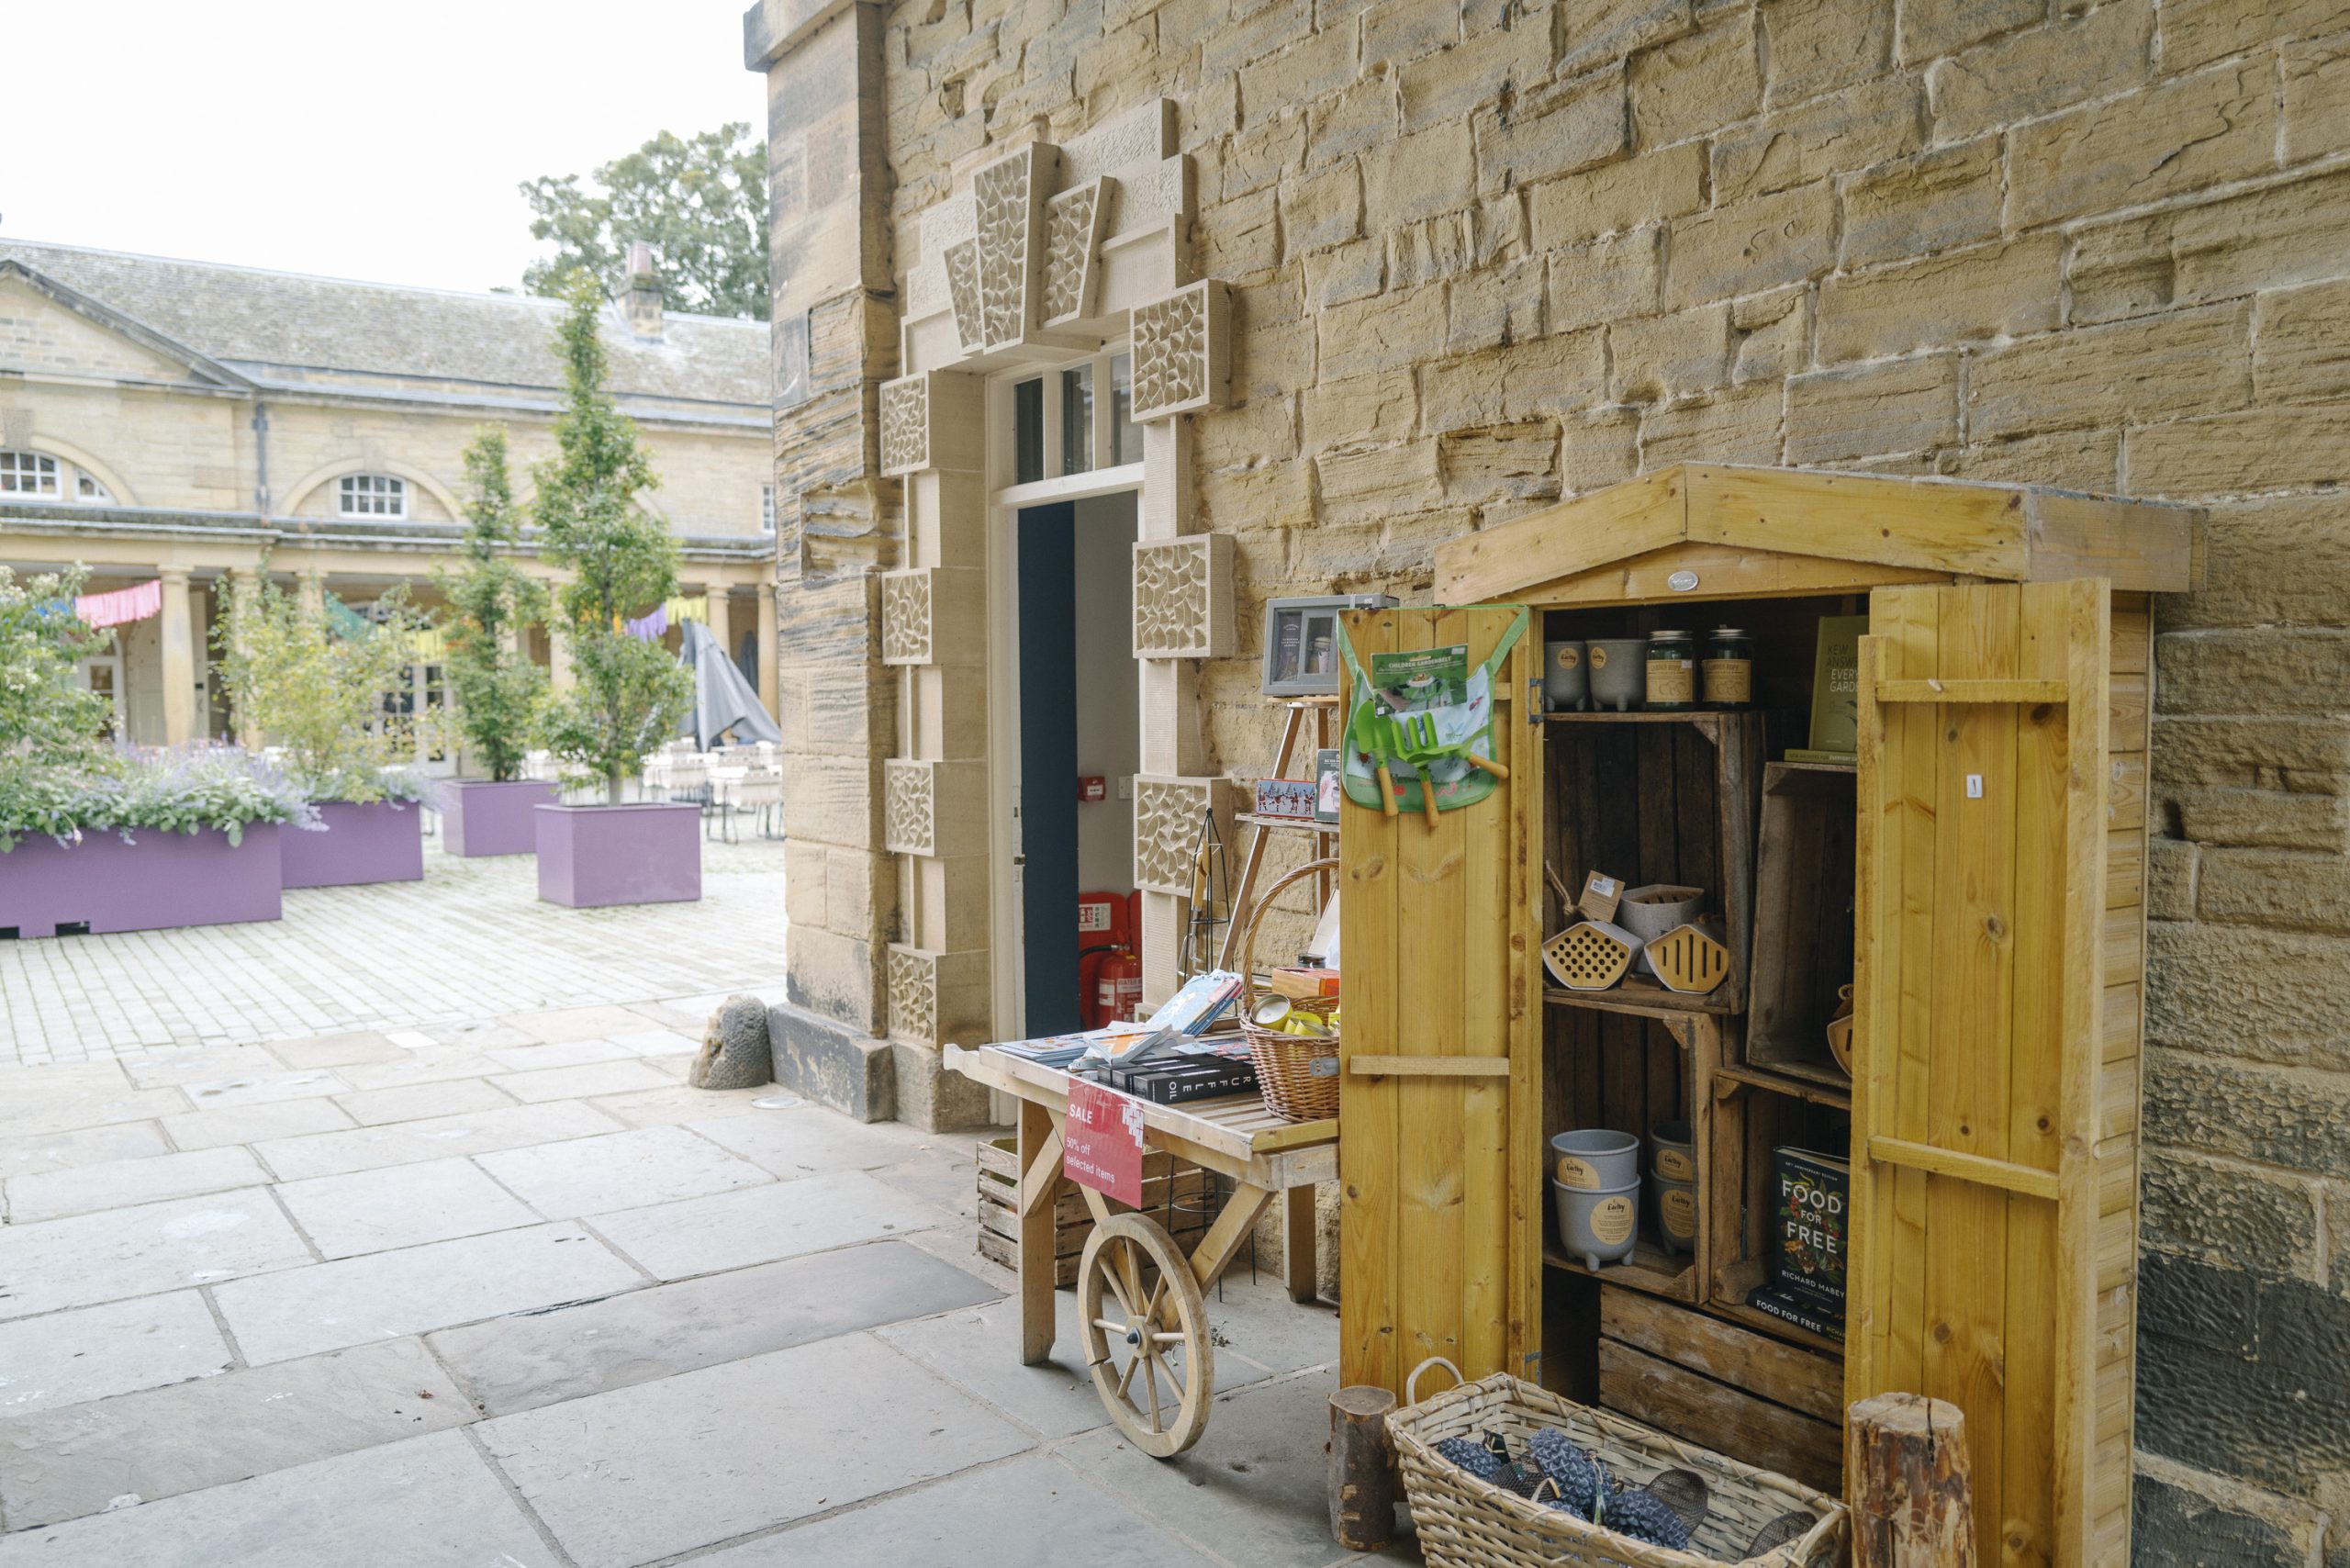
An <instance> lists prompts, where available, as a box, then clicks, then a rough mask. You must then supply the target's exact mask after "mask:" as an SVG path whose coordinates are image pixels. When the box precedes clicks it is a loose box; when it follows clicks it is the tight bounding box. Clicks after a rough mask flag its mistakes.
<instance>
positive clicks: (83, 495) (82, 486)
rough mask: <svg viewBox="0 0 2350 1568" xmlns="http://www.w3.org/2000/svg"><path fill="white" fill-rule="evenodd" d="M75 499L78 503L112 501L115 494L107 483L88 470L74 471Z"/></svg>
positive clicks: (78, 469) (77, 469)
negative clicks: (107, 486) (108, 487)
mask: <svg viewBox="0 0 2350 1568" xmlns="http://www.w3.org/2000/svg"><path fill="white" fill-rule="evenodd" d="M73 498H74V499H75V500H77V501H110V500H112V499H114V492H113V491H112V490H109V489H107V488H106V482H105V481H104V480H102V479H100V478H99V477H98V476H96V475H95V474H93V473H91V472H90V471H89V470H88V469H86V468H76V469H74V470H73Z"/></svg>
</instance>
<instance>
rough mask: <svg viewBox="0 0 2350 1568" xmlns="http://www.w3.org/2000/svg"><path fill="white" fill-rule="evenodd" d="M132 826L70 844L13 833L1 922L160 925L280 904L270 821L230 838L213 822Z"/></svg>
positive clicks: (262, 911) (117, 927)
mask: <svg viewBox="0 0 2350 1568" xmlns="http://www.w3.org/2000/svg"><path fill="white" fill-rule="evenodd" d="M131 836H132V837H133V838H134V839H135V840H136V841H137V842H135V843H131V844H125V843H124V842H123V841H122V839H121V838H120V837H119V836H118V835H117V834H112V833H88V834H83V835H82V842H81V843H79V844H77V845H73V846H71V847H68V846H63V845H61V844H59V843H58V842H57V841H56V840H55V839H53V838H50V837H47V836H43V835H36V836H34V837H31V838H25V839H19V840H18V841H17V847H16V848H14V849H12V850H10V851H9V852H8V853H7V854H6V855H0V929H5V928H7V927H14V928H15V930H16V933H17V935H19V936H54V935H57V928H58V927H59V926H61V925H82V926H85V927H86V928H88V930H89V931H90V932H92V933H93V934H96V933H99V932H106V931H164V930H169V929H170V928H172V927H173V926H176V925H225V924H228V923H229V922H230V921H237V920H275V919H277V918H278V917H279V915H280V914H281V913H283V908H282V906H281V903H280V902H279V899H278V896H277V894H278V885H279V884H278V880H277V879H278V848H277V838H278V826H277V824H276V823H249V824H247V826H246V828H245V834H244V841H243V842H242V843H241V844H236V845H231V844H230V843H229V835H228V834H225V833H223V832H221V831H220V830H219V829H218V828H206V829H205V830H204V831H202V832H200V833H162V832H160V831H157V830H154V829H144V830H141V831H140V832H137V833H134V834H132V835H131Z"/></svg>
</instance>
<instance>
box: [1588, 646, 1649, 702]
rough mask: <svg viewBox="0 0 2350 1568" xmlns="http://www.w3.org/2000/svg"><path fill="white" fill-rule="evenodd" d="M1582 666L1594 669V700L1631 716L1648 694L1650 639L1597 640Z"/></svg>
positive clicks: (1592, 680)
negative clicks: (1629, 713) (1630, 713)
mask: <svg viewBox="0 0 2350 1568" xmlns="http://www.w3.org/2000/svg"><path fill="white" fill-rule="evenodd" d="M1587 647H1588V649H1589V651H1588V653H1587V654H1586V655H1585V656H1584V659H1583V663H1584V664H1585V665H1587V666H1590V670H1591V697H1592V700H1593V701H1594V702H1595V703H1597V704H1598V705H1599V706H1600V707H1602V708H1613V709H1615V710H1616V711H1617V712H1618V713H1628V712H1630V711H1632V710H1633V709H1635V708H1637V707H1639V705H1640V700H1641V699H1642V698H1643V697H1645V696H1647V695H1648V689H1649V676H1648V657H1649V640H1648V639H1647V638H1646V637H1597V638H1594V639H1593V640H1592V641H1591V643H1590V644H1587Z"/></svg>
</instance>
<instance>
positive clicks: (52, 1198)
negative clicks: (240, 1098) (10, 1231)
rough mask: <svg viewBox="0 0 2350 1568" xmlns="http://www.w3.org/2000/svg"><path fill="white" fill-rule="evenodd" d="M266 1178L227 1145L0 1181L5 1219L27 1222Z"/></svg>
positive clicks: (246, 1156)
mask: <svg viewBox="0 0 2350 1568" xmlns="http://www.w3.org/2000/svg"><path fill="white" fill-rule="evenodd" d="M268 1180H269V1172H267V1171H266V1170H263V1169H262V1168H261V1166H260V1165H259V1164H257V1163H256V1162H255V1161H254V1159H253V1157H252V1155H250V1154H248V1153H247V1152H245V1151H244V1150H243V1149H241V1148H207V1149H199V1150H197V1151H196V1152H194V1153H191V1154H163V1155H157V1156H155V1157H153V1158H151V1159H121V1160H116V1161H114V1162H112V1163H110V1164H106V1165H84V1166H80V1167H77V1168H75V1169H73V1170H50V1171H43V1172H38V1173H36V1174H33V1175H30V1176H11V1177H9V1178H8V1181H7V1184H6V1191H7V1214H8V1222H9V1223H10V1224H11V1225H28V1224H31V1223H32V1222H34V1221H36V1220H44V1219H62V1218H64V1217H65V1216H66V1215H81V1214H94V1213H95V1212H97V1211H98V1210H100V1209H119V1208H129V1206H131V1205H132V1204H154V1203H162V1201H163V1200H165V1199H167V1198H191V1197H194V1196H196V1194H197V1193H225V1192H228V1191H229V1190H230V1189H231V1188H235V1187H258V1186H261V1185H263V1184H264V1183H266V1182H268Z"/></svg>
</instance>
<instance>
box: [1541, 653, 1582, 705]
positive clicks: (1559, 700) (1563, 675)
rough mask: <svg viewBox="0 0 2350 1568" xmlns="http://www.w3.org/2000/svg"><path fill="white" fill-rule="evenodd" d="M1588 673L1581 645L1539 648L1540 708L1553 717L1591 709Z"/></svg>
mask: <svg viewBox="0 0 2350 1568" xmlns="http://www.w3.org/2000/svg"><path fill="white" fill-rule="evenodd" d="M1588 677H1589V671H1587V670H1586V669H1585V668H1584V666H1583V644H1582V643H1581V642H1580V641H1574V642H1561V643H1545V644H1542V705H1543V706H1544V707H1545V708H1547V709H1549V710H1550V711H1551V712H1553V713H1564V712H1567V711H1571V710H1575V711H1580V710H1582V709H1584V708H1588V707H1590V706H1591V684H1590V680H1589V678H1588Z"/></svg>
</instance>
